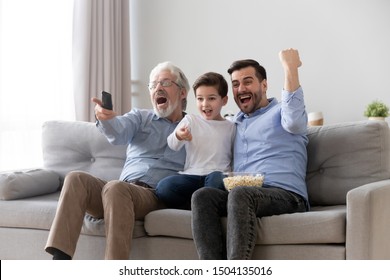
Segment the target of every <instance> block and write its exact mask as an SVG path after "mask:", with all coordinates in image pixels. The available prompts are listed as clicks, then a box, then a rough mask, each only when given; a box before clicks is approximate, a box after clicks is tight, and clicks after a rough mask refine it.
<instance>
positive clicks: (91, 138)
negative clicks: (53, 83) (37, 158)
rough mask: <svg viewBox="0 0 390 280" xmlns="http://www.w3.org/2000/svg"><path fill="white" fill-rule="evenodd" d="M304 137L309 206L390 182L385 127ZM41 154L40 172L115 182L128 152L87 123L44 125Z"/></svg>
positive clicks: (311, 131)
mask: <svg viewBox="0 0 390 280" xmlns="http://www.w3.org/2000/svg"><path fill="white" fill-rule="evenodd" d="M308 137H309V143H308V146H307V151H308V167H307V176H306V183H307V187H308V193H309V201H310V204H311V205H312V206H315V205H338V204H345V203H346V194H347V192H348V191H349V190H351V189H354V188H356V187H359V186H361V185H364V184H368V183H371V182H375V181H380V180H384V179H389V178H390V147H389V146H390V139H389V127H388V124H387V122H384V121H362V122H353V123H341V124H334V125H325V126H318V127H309V128H308ZM42 148H43V162H44V167H45V168H46V169H50V170H53V171H55V172H57V173H58V174H59V175H60V176H61V177H62V178H63V177H64V176H65V175H66V174H67V173H68V172H70V171H73V170H82V171H86V172H89V173H91V174H93V175H95V176H97V177H99V178H102V179H105V180H113V179H118V178H119V175H120V173H121V171H122V167H123V164H124V162H125V158H126V146H114V145H111V144H110V143H109V142H108V141H107V140H106V138H105V137H104V136H103V135H102V134H101V133H100V132H99V131H98V129H97V128H96V126H95V124H94V123H89V122H74V121H48V122H46V123H45V124H44V125H43V130H42Z"/></svg>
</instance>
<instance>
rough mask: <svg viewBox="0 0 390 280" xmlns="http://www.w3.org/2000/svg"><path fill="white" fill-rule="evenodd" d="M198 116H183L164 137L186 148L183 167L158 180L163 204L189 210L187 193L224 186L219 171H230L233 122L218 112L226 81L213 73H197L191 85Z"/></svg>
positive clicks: (173, 145)
mask: <svg viewBox="0 0 390 280" xmlns="http://www.w3.org/2000/svg"><path fill="white" fill-rule="evenodd" d="M193 89H194V93H195V98H196V105H197V107H198V112H199V115H186V116H185V117H184V119H183V120H182V121H181V122H180V123H179V125H178V126H177V128H176V130H175V132H174V133H172V134H171V135H169V137H168V145H169V147H170V148H171V149H173V150H175V151H179V150H180V149H182V148H183V147H184V148H185V150H186V154H187V157H186V162H185V165H184V170H183V171H180V174H178V175H173V176H169V177H167V178H164V179H163V180H161V181H160V182H159V183H158V185H157V188H156V192H157V196H158V197H159V198H160V199H161V200H162V201H164V202H165V204H166V206H167V207H170V208H178V209H190V206H191V196H192V194H193V192H194V191H196V190H197V189H199V188H201V187H204V186H206V187H215V188H220V189H222V190H223V189H224V186H223V183H222V172H226V171H231V165H232V164H231V162H232V152H233V143H234V130H235V127H234V123H232V122H231V121H229V120H226V119H224V118H223V117H222V115H221V109H222V107H223V106H225V105H226V103H227V101H228V97H227V93H228V84H227V82H226V80H225V78H224V77H223V76H222V75H221V74H219V73H215V72H208V73H205V74H203V75H201V76H200V77H199V78H198V79H197V80H196V81H195V83H194V85H193Z"/></svg>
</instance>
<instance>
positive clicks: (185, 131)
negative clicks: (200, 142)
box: [176, 126, 192, 141]
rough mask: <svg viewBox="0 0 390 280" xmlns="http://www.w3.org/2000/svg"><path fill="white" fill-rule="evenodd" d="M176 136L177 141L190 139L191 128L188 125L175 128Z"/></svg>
mask: <svg viewBox="0 0 390 280" xmlns="http://www.w3.org/2000/svg"><path fill="white" fill-rule="evenodd" d="M176 138H177V139H178V140H179V141H183V140H184V141H191V140H192V134H191V130H190V129H189V127H188V126H183V127H180V128H179V129H177V130H176Z"/></svg>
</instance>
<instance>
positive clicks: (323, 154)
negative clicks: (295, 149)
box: [306, 121, 390, 205]
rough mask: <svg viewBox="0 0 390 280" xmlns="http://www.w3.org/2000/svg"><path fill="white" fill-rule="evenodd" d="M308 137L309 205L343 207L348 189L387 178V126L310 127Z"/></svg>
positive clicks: (378, 123)
mask: <svg viewBox="0 0 390 280" xmlns="http://www.w3.org/2000/svg"><path fill="white" fill-rule="evenodd" d="M308 137H309V143H308V146H307V150H308V167H307V176H306V183H307V188H308V194H309V201H310V204H311V205H337V204H345V203H346V194H347V192H348V191H350V190H351V189H354V188H356V187H359V186H362V185H365V184H368V183H371V182H375V181H381V180H384V179H388V178H390V157H389V154H390V148H389V146H390V139H389V127H388V124H387V122H384V121H361V122H353V123H341V124H335V125H331V126H322V127H320V126H317V127H310V128H309V131H308Z"/></svg>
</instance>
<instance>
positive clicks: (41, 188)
mask: <svg viewBox="0 0 390 280" xmlns="http://www.w3.org/2000/svg"><path fill="white" fill-rule="evenodd" d="M61 185H62V182H61V179H60V176H59V175H58V174H57V173H56V172H54V171H51V170H47V169H30V170H20V171H12V172H3V173H0V199H1V200H13V199H21V198H26V197H32V196H37V195H43V194H49V193H53V192H55V191H58V190H59V189H60V188H61Z"/></svg>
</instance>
